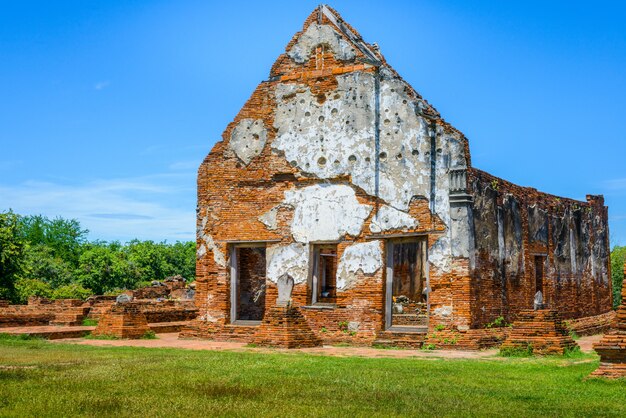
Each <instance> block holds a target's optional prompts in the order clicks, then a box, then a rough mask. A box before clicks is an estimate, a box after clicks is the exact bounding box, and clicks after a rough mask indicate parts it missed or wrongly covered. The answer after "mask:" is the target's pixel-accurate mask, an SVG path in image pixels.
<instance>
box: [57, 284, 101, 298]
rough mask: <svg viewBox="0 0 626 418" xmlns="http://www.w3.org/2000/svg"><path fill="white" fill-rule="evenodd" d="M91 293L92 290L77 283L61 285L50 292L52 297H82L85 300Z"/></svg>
mask: <svg viewBox="0 0 626 418" xmlns="http://www.w3.org/2000/svg"><path fill="white" fill-rule="evenodd" d="M91 295H93V292H92V291H91V290H89V289H85V288H84V287H83V286H81V285H80V284H78V283H72V284H68V285H65V286H61V287H59V288H57V289H55V290H54V291H53V292H52V299H82V300H85V299H87V298H88V297H89V296H91Z"/></svg>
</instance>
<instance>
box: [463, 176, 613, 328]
mask: <svg viewBox="0 0 626 418" xmlns="http://www.w3.org/2000/svg"><path fill="white" fill-rule="evenodd" d="M470 184H471V188H472V194H473V198H474V199H473V200H474V202H473V206H472V215H473V216H472V218H473V229H474V233H473V236H474V245H475V251H474V252H473V256H472V258H473V260H472V262H473V267H472V282H473V286H472V288H473V295H472V305H473V306H472V325H473V326H476V327H478V326H482V325H484V324H486V323H488V322H490V321H493V320H494V319H495V318H497V317H498V316H504V317H505V318H508V319H509V320H510V319H512V317H513V315H514V314H515V313H517V312H519V311H520V310H523V309H530V308H532V307H533V298H534V294H535V290H536V288H535V257H536V256H539V257H544V258H543V259H542V260H544V265H543V271H544V280H543V293H544V301H545V302H546V303H547V304H548V306H549V307H550V308H553V309H557V310H559V312H560V313H561V314H562V315H563V317H564V318H579V317H583V316H591V315H598V314H602V313H605V312H607V311H609V310H610V308H611V285H610V280H609V276H610V274H609V254H608V220H607V209H606V207H605V206H604V203H603V199H601V198H597V197H594V196H589V197H588V201H587V202H580V201H575V200H571V199H564V198H559V197H556V196H551V195H547V194H544V193H540V192H537V190H535V189H532V188H524V187H520V186H516V185H513V184H511V183H509V182H506V181H504V180H502V179H498V178H496V177H494V176H491V175H489V174H487V173H484V172H481V171H479V170H476V169H471V181H470ZM594 249H595V252H594Z"/></svg>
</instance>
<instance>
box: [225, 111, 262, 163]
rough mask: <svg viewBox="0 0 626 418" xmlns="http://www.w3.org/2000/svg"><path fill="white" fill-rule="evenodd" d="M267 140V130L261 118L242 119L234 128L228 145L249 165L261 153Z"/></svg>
mask: <svg viewBox="0 0 626 418" xmlns="http://www.w3.org/2000/svg"><path fill="white" fill-rule="evenodd" d="M266 141H267V130H266V129H265V125H264V124H263V121H262V120H261V119H242V120H241V121H240V122H239V123H238V124H237V125H236V126H235V127H234V128H233V130H232V132H231V134H230V141H229V143H228V147H229V148H230V149H231V150H232V151H233V152H234V153H235V154H236V155H237V157H238V158H239V159H240V160H241V161H243V163H244V164H245V165H248V164H250V161H252V159H253V158H255V157H258V156H259V155H261V152H262V151H263V147H265V142H266Z"/></svg>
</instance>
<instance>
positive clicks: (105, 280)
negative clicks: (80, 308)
mask: <svg viewBox="0 0 626 418" xmlns="http://www.w3.org/2000/svg"><path fill="white" fill-rule="evenodd" d="M87 233H88V231H87V230H86V229H83V228H81V226H80V223H79V222H78V221H77V220H75V219H70V220H68V219H63V218H60V217H57V218H55V219H49V218H47V217H45V216H41V215H36V216H23V217H21V216H19V215H17V214H14V213H13V212H6V213H0V299H10V300H12V301H13V302H25V301H26V300H27V299H28V297H29V296H42V297H51V298H78V299H84V298H86V297H88V296H89V295H91V294H104V293H108V292H116V291H120V290H123V289H133V288H136V287H138V286H141V285H144V284H147V283H150V282H151V281H152V280H163V279H165V278H166V277H168V276H173V275H177V274H180V275H182V276H183V277H185V278H186V279H187V280H193V279H194V277H195V249H196V246H195V243H194V242H176V243H174V244H169V243H166V242H160V243H157V242H153V241H139V240H133V241H130V242H129V243H127V244H122V243H119V242H117V241H114V242H103V241H93V242H89V241H88V240H87Z"/></svg>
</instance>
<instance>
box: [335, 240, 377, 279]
mask: <svg viewBox="0 0 626 418" xmlns="http://www.w3.org/2000/svg"><path fill="white" fill-rule="evenodd" d="M380 246H381V242H380V241H370V242H365V243H358V244H352V245H350V246H349V247H347V248H346V249H345V250H344V252H343V255H342V256H341V260H340V261H339V267H338V268H337V289H339V290H345V289H347V288H349V287H351V286H353V285H354V284H355V283H356V281H357V276H356V274H357V272H359V271H361V272H363V273H364V274H373V273H376V272H377V271H378V270H379V269H380V268H381V267H382V266H383V252H382V250H381V248H380Z"/></svg>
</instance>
